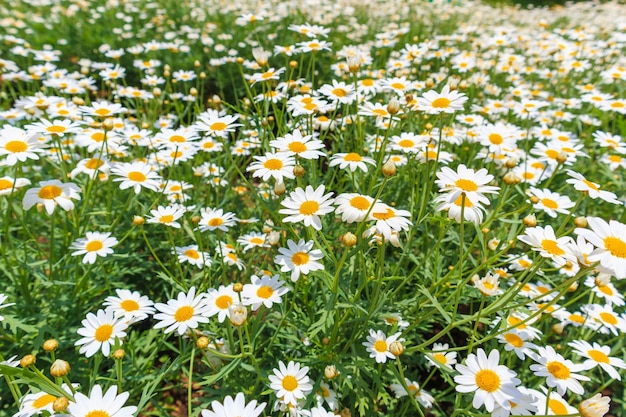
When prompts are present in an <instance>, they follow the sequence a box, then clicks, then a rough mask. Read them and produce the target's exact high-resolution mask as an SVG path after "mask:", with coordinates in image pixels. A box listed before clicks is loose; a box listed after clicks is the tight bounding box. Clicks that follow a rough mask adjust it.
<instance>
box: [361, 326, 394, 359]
mask: <svg viewBox="0 0 626 417" xmlns="http://www.w3.org/2000/svg"><path fill="white" fill-rule="evenodd" d="M400 334H401V333H400V332H398V333H395V334H392V335H391V336H389V337H387V336H386V335H385V333H383V332H382V331H380V330H378V331H376V330H374V329H370V334H369V336H367V341H366V342H363V343H362V345H363V346H365V350H367V351H368V352H369V354H370V358H375V359H376V363H385V362H387V359H395V358H396V356H395V355H394V354H393V353H391V352H390V351H389V346H390V345H391V344H392V343H393V342H395V341H397V340H398V338H399V337H400Z"/></svg>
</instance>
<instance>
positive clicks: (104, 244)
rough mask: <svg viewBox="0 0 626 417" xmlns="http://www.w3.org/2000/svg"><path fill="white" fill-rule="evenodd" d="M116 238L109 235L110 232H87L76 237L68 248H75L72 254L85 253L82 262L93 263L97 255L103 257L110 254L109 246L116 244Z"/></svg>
mask: <svg viewBox="0 0 626 417" xmlns="http://www.w3.org/2000/svg"><path fill="white" fill-rule="evenodd" d="M117 243H118V242H117V239H116V238H114V237H111V233H109V232H106V233H100V232H87V233H86V234H85V237H81V238H79V239H76V240H75V241H74V243H72V244H71V245H70V249H75V251H74V252H72V256H80V255H85V256H84V257H83V263H84V264H94V263H95V262H96V258H97V257H98V256H102V257H103V258H104V257H106V256H108V255H110V254H112V253H113V249H111V247H113V246H115V245H117Z"/></svg>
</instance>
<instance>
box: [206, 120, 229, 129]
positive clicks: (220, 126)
mask: <svg viewBox="0 0 626 417" xmlns="http://www.w3.org/2000/svg"><path fill="white" fill-rule="evenodd" d="M226 127H228V125H227V124H226V123H224V122H215V123H213V124H211V126H209V129H211V130H224V129H226Z"/></svg>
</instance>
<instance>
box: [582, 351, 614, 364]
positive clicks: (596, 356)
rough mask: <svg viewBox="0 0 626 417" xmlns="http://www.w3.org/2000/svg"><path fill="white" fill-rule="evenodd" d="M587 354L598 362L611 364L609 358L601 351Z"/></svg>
mask: <svg viewBox="0 0 626 417" xmlns="http://www.w3.org/2000/svg"><path fill="white" fill-rule="evenodd" d="M587 354H588V355H589V356H590V357H591V359H593V360H594V361H596V362H600V363H609V357H608V356H607V355H606V354H604V353H603V352H601V351H599V350H595V349H593V350H590V351H588V352H587Z"/></svg>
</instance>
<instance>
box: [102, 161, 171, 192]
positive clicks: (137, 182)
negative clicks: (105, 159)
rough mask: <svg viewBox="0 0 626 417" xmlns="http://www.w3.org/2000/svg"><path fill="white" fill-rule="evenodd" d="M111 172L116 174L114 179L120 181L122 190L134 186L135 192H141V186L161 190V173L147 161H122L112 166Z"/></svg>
mask: <svg viewBox="0 0 626 417" xmlns="http://www.w3.org/2000/svg"><path fill="white" fill-rule="evenodd" d="M111 174H113V175H114V176H115V178H113V181H119V182H121V184H120V190H125V189H127V188H132V189H133V191H134V192H135V194H139V193H140V192H141V188H142V187H144V188H147V189H149V190H152V191H158V190H159V180H160V179H161V177H160V176H159V174H157V173H156V172H154V171H153V170H152V167H151V166H150V165H148V164H146V163H145V162H130V163H127V162H121V163H117V164H114V165H113V166H112V167H111Z"/></svg>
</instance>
